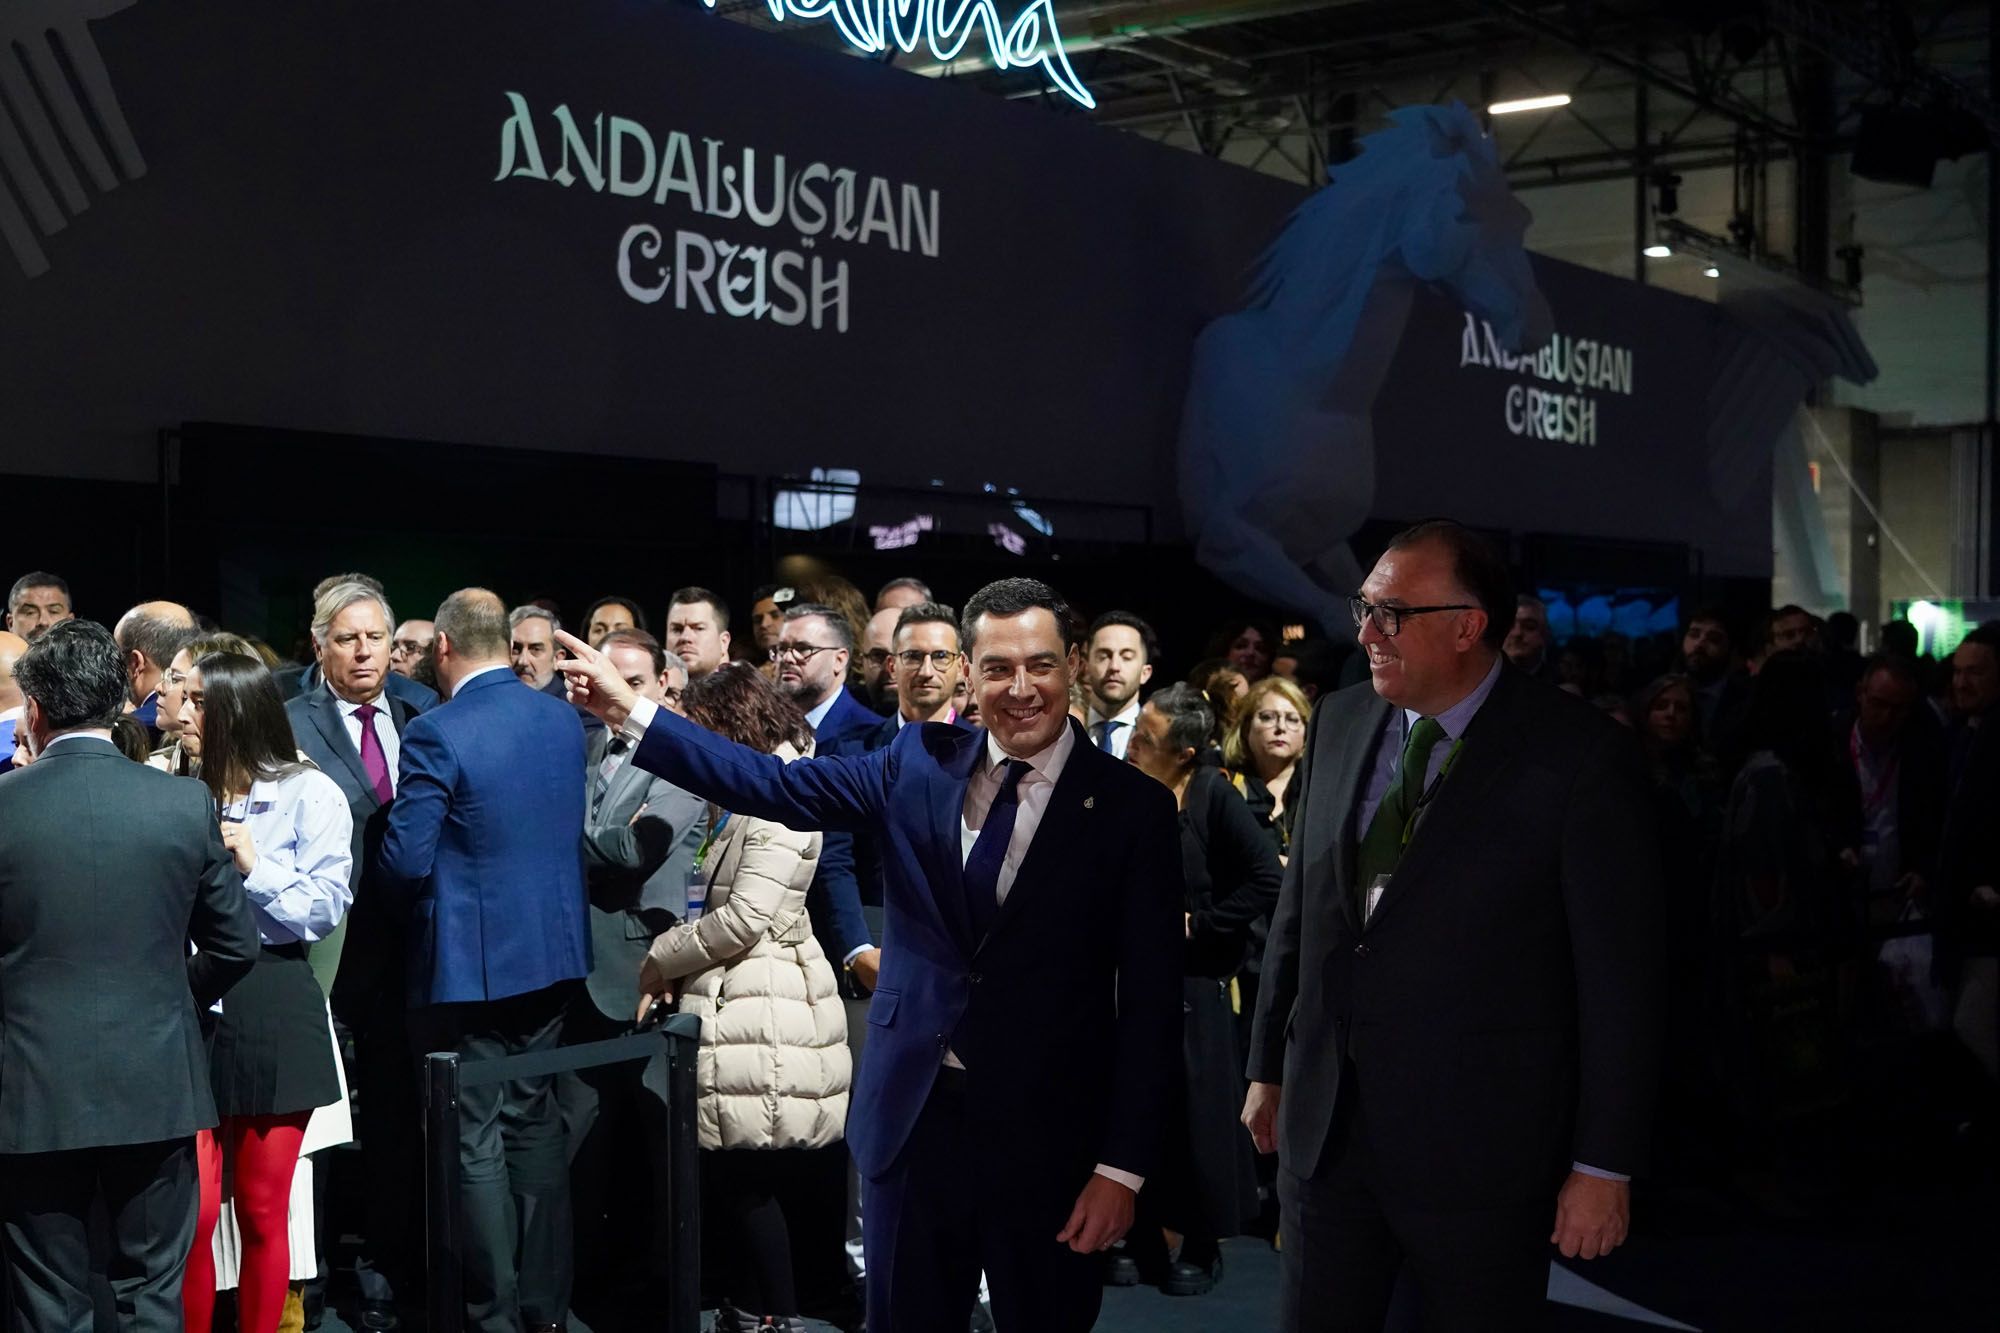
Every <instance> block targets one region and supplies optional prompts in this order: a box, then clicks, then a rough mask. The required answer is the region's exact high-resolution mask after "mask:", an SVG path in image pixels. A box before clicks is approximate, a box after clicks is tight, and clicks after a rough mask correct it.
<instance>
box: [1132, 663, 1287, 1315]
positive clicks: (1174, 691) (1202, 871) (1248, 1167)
mask: <svg viewBox="0 0 2000 1333" xmlns="http://www.w3.org/2000/svg"><path fill="white" fill-rule="evenodd" d="M1214 726H1215V722H1214V718H1213V716H1212V715H1211V714H1210V712H1209V708H1208V702H1207V701H1206V700H1205V699H1204V698H1203V697H1202V695H1201V693H1200V692H1199V691H1197V690H1196V689H1195V688H1194V687H1193V686H1191V685H1185V684H1180V685H1170V686H1168V687H1167V688H1166V689H1164V690H1161V691H1159V692H1158V693H1157V694H1155V695H1153V697H1152V698H1150V699H1148V700H1147V701H1146V706H1145V707H1144V708H1142V709H1140V710H1139V721H1138V724H1137V725H1136V726H1134V727H1133V728H1132V739H1131V743H1130V744H1129V746H1128V747H1127V749H1126V752H1125V758H1126V762H1128V763H1130V764H1132V765H1133V766H1135V767H1136V768H1138V769H1139V770H1140V771H1141V772H1143V773H1145V774H1147V775H1148V776H1149V777H1153V778H1156V779H1158V780H1159V781H1160V782H1161V783H1162V784H1163V785H1165V786H1166V788H1167V789H1168V790H1169V791H1171V792H1173V794H1174V800H1175V801H1176V803H1177V804H1178V805H1179V806H1180V812H1181V814H1180V834H1181V864H1182V867H1183V869H1184V871H1185V874H1186V877H1187V898H1186V901H1185V904H1184V911H1185V916H1186V936H1187V943H1186V945H1185V947H1184V949H1183V952H1182V955H1181V968H1182V983H1181V984H1182V1012H1183V1015H1184V1021H1183V1024H1182V1029H1181V1033H1182V1036H1181V1058H1182V1063H1183V1066H1184V1072H1185V1077H1186V1081H1185V1088H1186V1104H1185V1107H1184V1112H1185V1113H1184V1114H1183V1115H1182V1116H1180V1117H1179V1118H1178V1119H1176V1120H1175V1121H1173V1122H1171V1123H1170V1131H1169V1135H1168V1141H1167V1151H1166V1155H1165V1159H1164V1161H1163V1163H1162V1166H1161V1169H1160V1170H1159V1171H1157V1172H1156V1173H1155V1174H1154V1176H1153V1177H1152V1178H1151V1179H1149V1180H1148V1181H1147V1182H1146V1188H1145V1189H1144V1190H1142V1191H1140V1194H1139V1203H1138V1217H1137V1220H1135V1221H1134V1223H1133V1227H1132V1231H1131V1233H1130V1234H1129V1237H1128V1239H1127V1241H1126V1253H1127V1255H1128V1256H1129V1259H1130V1264H1129V1266H1128V1265H1121V1264H1119V1263H1118V1262H1117V1261H1116V1260H1114V1261H1113V1265H1112V1269H1111V1272H1110V1274H1109V1280H1110V1281H1112V1282H1113V1283H1130V1282H1136V1281H1138V1280H1139V1279H1140V1278H1142V1277H1143V1278H1148V1279H1150V1280H1152V1281H1156V1282H1158V1283H1159V1285H1160V1289H1161V1290H1162V1291H1164V1292H1166V1293H1167V1294H1168V1295H1169V1296H1199V1295H1202V1294H1203V1293H1205V1292H1207V1291H1209V1290H1210V1289H1211V1288H1213V1287H1214V1286H1215V1283H1216V1280H1217V1279H1218V1278H1219V1277H1221V1275H1222V1249H1221V1245H1220V1242H1221V1240H1222V1239H1223V1238H1224V1237H1226V1236H1234V1235H1237V1234H1239V1233H1240V1232H1241V1231H1242V1230H1243V1228H1244V1226H1245V1225H1246V1224H1247V1223H1248V1222H1249V1220H1250V1219H1252V1218H1254V1217H1255V1216H1256V1215H1257V1174H1256V1163H1255V1158H1254V1155H1253V1153H1252V1149H1251V1144H1250V1136H1249V1135H1248V1134H1247V1133H1246V1132H1245V1131H1244V1129H1243V1126H1242V1124H1241V1123H1240V1122H1239V1120H1238V1118H1237V1111H1238V1110H1239V1109H1240V1108H1241V1106H1242V1104H1243V1095H1244V1091H1245V1089H1244V1082H1243V1054H1242V1050H1241V1047H1240V1046H1239V1044H1238V1040H1237V1032H1236V1016H1235V1013H1234V1011H1233V1006H1232V1004H1231V1001H1230V986H1229V983H1230V980H1231V979H1232V978H1233V977H1234V976H1235V975H1236V973H1237V970H1238V969H1239V968H1241V967H1242V965H1243V958H1244V954H1245V952H1246V950H1247V949H1248V947H1249V943H1250V926H1251V923H1252V922H1254V921H1256V920H1257V919H1258V918H1259V917H1263V916H1267V915H1269V913H1270V911H1271V909H1272V907H1273V906H1275V905H1276V903H1277V901H1278V879H1279V875H1280V870H1279V864H1278V852H1277V849H1276V848H1275V847H1274V846H1273V845H1272V843H1271V840H1270V837H1269V835H1268V834H1266V833H1265V831H1264V830H1263V829H1261V828H1259V827H1258V826H1257V820H1256V818H1255V817H1254V816H1253V815H1252V814H1251V813H1250V807H1249V806H1247V805H1245V804H1244V803H1243V798H1242V797H1241V796H1239V795H1237V793H1236V789H1235V788H1234V787H1233V786H1231V785H1230V782H1229V778H1228V775H1227V774H1225V773H1224V772H1223V771H1222V770H1221V769H1219V768H1216V767H1214V766H1213V765H1210V764H1204V763H1202V762H1200V760H1201V756H1202V755H1203V754H1204V753H1205V752H1206V751H1207V750H1208V749H1209V741H1210V735H1211V733H1212V731H1213V729H1214ZM1162 1228H1171V1229H1172V1230H1174V1231H1178V1232H1179V1233H1180V1234H1181V1237H1182V1239H1181V1249H1180V1254H1179V1255H1178V1256H1172V1257H1170V1256H1169V1254H1168V1252H1167V1250H1166V1247H1165V1245H1164V1243H1163V1237H1162V1235H1161V1229H1162Z"/></svg>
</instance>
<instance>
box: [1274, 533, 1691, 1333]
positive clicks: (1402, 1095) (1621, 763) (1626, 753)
mask: <svg viewBox="0 0 2000 1333" xmlns="http://www.w3.org/2000/svg"><path fill="white" fill-rule="evenodd" d="M1353 604H1354V612H1355V623H1356V625H1357V626H1358V627H1359V630H1360V641H1361V646H1362V648H1363V650H1364V651H1365V652H1366V654H1367V659H1368V666H1369V672H1370V676H1371V683H1370V684H1368V685H1355V686H1352V687H1350V688H1348V689H1345V690H1342V691H1340V692H1338V693H1336V694H1334V695H1331V696H1329V697H1328V698H1326V699H1325V700H1323V701H1322V702H1321V704H1320V706H1319V707H1318V708H1316V709H1314V711H1313V721H1312V733H1313V734H1312V737H1311V738H1310V739H1309V740H1308V742H1307V746H1306V755H1305V758H1304V759H1303V760H1301V762H1300V765H1299V772H1298V774H1297V776H1296V777H1294V778H1293V791H1294V792H1296V793H1297V796H1296V797H1295V798H1293V799H1296V800H1297V801H1299V802H1300V804H1299V807H1298V809H1299V815H1298V822H1297V826H1296V829H1295V831H1294V833H1293V835H1292V852H1291V857H1290V860H1289V862H1288V864H1287V866H1286V871H1285V880H1284V887H1283V890H1282V892H1281V894H1280V896H1279V899H1278V909H1277V913H1276V915H1275V917H1274V918H1273V920H1272V924H1271V934H1270V940H1269V943H1268V944H1267V945H1266V946H1265V955H1264V960H1265V961H1264V982H1263V989H1262V991H1261V993H1260V994H1259V996H1258V1003H1257V1015H1256V1022H1255V1026H1254V1029H1253V1034H1252V1039H1251V1054H1250V1061H1249V1074H1250V1078H1251V1079H1252V1080H1253V1082H1252V1084H1251V1090H1250V1096H1249V1099H1248V1102H1247V1104H1246V1106H1245V1108H1244V1121H1245V1123H1246V1124H1247V1125H1249V1127H1250V1130H1251V1134H1252V1136H1253V1137H1254V1138H1255V1139H1256V1141H1257V1145H1258V1147H1259V1148H1261V1149H1262V1150H1264V1151H1266V1152H1269V1151H1271V1150H1272V1147H1273V1144H1274V1143H1275V1145H1276V1149H1277V1152H1278V1159H1279V1167H1280V1170H1279V1177H1278V1186H1279V1198H1280V1201H1281V1203H1282V1206H1283V1212H1284V1220H1283V1226H1284V1237H1285V1254H1284V1279H1283V1283H1282V1285H1281V1299H1280V1309H1281V1317H1280V1321H1279V1323H1280V1327H1281V1328H1283V1329H1285V1330H1288V1331H1290V1330H1313V1331H1315V1333H1317V1331H1319V1330H1327V1331H1329V1333H1330V1331H1331V1330H1335V1329H1338V1330H1349V1329H1379V1328H1381V1327H1382V1322H1383V1319H1384V1317H1385V1315H1386V1313H1387V1310H1388V1307H1389V1300H1390V1295H1391V1292H1392V1290H1393V1288H1394V1285H1395V1281H1396V1274H1397V1271H1398V1269H1399V1268H1400V1267H1402V1266H1403V1265H1404V1264H1405V1263H1407V1264H1408V1266H1409V1268H1410V1270H1411V1272H1412V1273H1413V1275H1414V1276H1415V1278H1416V1282H1417V1286H1418V1288H1419V1290H1420V1298H1421V1303H1422V1309H1423V1323H1424V1327H1425V1328H1426V1329H1435V1330H1452V1331H1453V1333H1458V1331H1459V1330H1483V1329H1492V1330H1514V1329H1523V1328H1534V1327H1537V1326H1539V1325H1540V1324H1541V1323H1542V1322H1543V1321H1544V1293H1545V1289H1546V1285H1547V1280H1548V1263H1549V1255H1550V1251H1549V1245H1550V1243H1551V1242H1554V1243H1555V1244H1556V1246H1557V1247H1558V1248H1559V1249H1560V1250H1561V1252H1562V1253H1563V1254H1564V1255H1565V1256H1567V1257H1582V1258H1585V1259H1591V1258H1595V1257H1597V1256H1598V1255H1600V1254H1604V1253H1607V1252H1609V1251H1610V1250H1611V1249H1613V1248H1614V1247H1616V1246H1617V1245H1618V1244H1619V1243H1620V1242H1621V1241H1622V1240H1623V1239H1624V1237H1625V1230H1626V1226H1627V1223H1628V1220H1629V1216H1630V1186H1629V1184H1628V1183H1627V1182H1628V1181H1629V1179H1630V1177H1631V1176H1632V1174H1633V1173H1634V1172H1636V1171H1638V1170H1639V1168H1640V1166H1641V1164H1642V1163H1643V1161H1644V1158H1645V1152H1646V1138H1647V1131H1648V1128H1649V1125H1648V1121H1649V1118H1650V1114H1651V1108H1652V1105H1653V1089H1654V1082H1655V1078H1656V1073H1657V1067H1658V1054H1659V1042H1660V1032H1661V1021H1662V1009H1663V1005H1664V999H1665V995H1664V974H1663V971H1662V967H1661V959H1662V957H1663V930H1664V924H1663V914H1662V897H1661V886H1660V865H1659V851H1658V848H1657V846H1656V843H1655V838H1654V833H1653V829H1652V823H1651V804H1650V799H1649V795H1648V789H1647V783H1646V778H1645V773H1644V768H1643V763H1642V761H1641V758H1640V754H1639V750H1638V746H1637V745H1636V744H1635V742H1634V740H1633V737H1632V735H1631V733H1630V732H1629V731H1627V730H1626V729H1624V728H1622V727H1619V726H1618V725H1617V724H1616V723H1613V722H1611V721H1610V720H1608V719H1607V718H1605V717H1604V716H1603V715H1602V714H1601V713H1599V712H1598V711H1597V710H1596V709H1594V708H1591V707H1590V706H1589V705H1588V704H1586V703H1584V702H1583V701H1582V700H1580V699H1577V698H1574V697H1572V696H1570V695H1566V694H1564V693H1562V692H1561V691H1560V690H1556V689H1554V688H1552V687H1550V686H1548V685H1545V684H1542V683H1541V682H1539V681H1536V680H1534V679H1532V678H1531V677H1529V676H1527V675H1526V674H1525V673H1523V672H1521V671H1520V670H1518V669H1517V668H1514V667H1511V666H1509V665H1507V663H1506V661H1505V659H1504V658H1503V657H1502V656H1501V651H1500V650H1501V645H1502V643H1503V642H1504V640H1505V637H1506V633H1507V630H1508V628H1509V627H1510V626H1511V624H1512V623H1513V616H1514V594H1513V590H1512V586H1511V581H1510V579H1509V577H1508V574H1507V567H1506V564H1505V563H1504V562H1503V561H1502V560H1501V558H1500V556H1499V554H1498V553H1497V552H1495V551H1494V550H1493V548H1492V547H1491V546H1490V545H1489V544H1488V543H1487V542H1486V540H1485V539H1484V538H1482V537H1480V536H1479V535H1478V534H1477V533H1474V532H1473V531H1471V530H1470V529H1468V528H1465V527H1462V526H1461V525H1459V524H1456V523H1451V522H1445V521H1435V522H1430V523H1424V524H1419V525H1418V526H1416V527H1414V528H1411V529H1408V530H1407V531H1405V532H1403V533H1401V534H1400V535H1398V536H1397V537H1396V538H1395V540H1394V541H1392V542H1391V543H1390V546H1389V550H1388V551H1387V552H1386V553H1385V554H1384V555H1383V556H1382V558H1381V560H1379V561H1378V562H1376V565H1375V568H1374V571H1373V572H1372V573H1370V574H1369V576H1368V580H1367V582H1366V583H1364V584H1363V585H1362V587H1361V592H1360V595H1359V596H1358V597H1356V598H1354V599H1353ZM1552 1217H1553V1219H1554V1223H1553V1227H1552V1226H1551V1221H1550V1219H1551V1218H1552Z"/></svg>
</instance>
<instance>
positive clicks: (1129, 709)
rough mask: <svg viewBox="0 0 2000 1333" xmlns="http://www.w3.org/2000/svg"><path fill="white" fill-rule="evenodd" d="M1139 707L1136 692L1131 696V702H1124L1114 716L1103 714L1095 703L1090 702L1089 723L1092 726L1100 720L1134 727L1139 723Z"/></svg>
mask: <svg viewBox="0 0 2000 1333" xmlns="http://www.w3.org/2000/svg"><path fill="white" fill-rule="evenodd" d="M1139 708H1140V702H1139V696H1138V695H1136V694H1135V695H1133V696H1132V702H1130V703H1128V704H1126V705H1125V707H1124V708H1123V709H1121V710H1120V711H1119V713H1118V715H1117V716H1116V717H1111V718H1107V717H1105V716H1104V714H1102V713H1100V712H1098V711H1097V705H1096V704H1092V705H1091V706H1090V725H1091V726H1092V727H1093V728H1094V727H1096V726H1097V725H1098V724H1099V723H1101V722H1116V723H1117V724H1118V725H1119V726H1121V727H1136V726H1138V725H1139Z"/></svg>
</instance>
